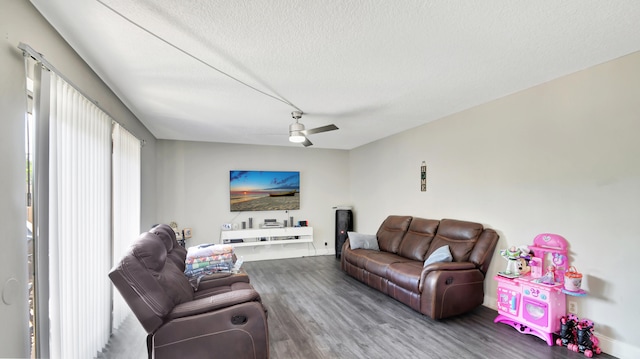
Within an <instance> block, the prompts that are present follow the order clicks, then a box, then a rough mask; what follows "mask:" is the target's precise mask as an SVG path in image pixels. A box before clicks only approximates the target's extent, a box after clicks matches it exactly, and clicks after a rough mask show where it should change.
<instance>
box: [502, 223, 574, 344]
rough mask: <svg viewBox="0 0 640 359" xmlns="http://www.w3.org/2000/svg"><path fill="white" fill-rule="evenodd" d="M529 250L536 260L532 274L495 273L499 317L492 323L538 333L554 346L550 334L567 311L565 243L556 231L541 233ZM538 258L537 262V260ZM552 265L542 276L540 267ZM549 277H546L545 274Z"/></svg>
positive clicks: (557, 327)
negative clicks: (515, 275)
mask: <svg viewBox="0 0 640 359" xmlns="http://www.w3.org/2000/svg"><path fill="white" fill-rule="evenodd" d="M529 250H530V252H531V253H533V258H532V259H536V261H535V262H534V265H531V262H530V265H531V273H529V274H527V275H525V276H520V277H516V278H507V277H505V276H501V275H496V276H495V280H497V281H498V293H497V300H498V305H497V307H498V316H497V317H496V319H495V320H494V322H495V323H504V324H507V325H510V326H512V327H513V328H515V329H517V330H518V331H520V332H521V333H523V334H530V335H534V336H537V337H539V338H541V339H543V340H545V341H546V342H547V344H548V345H549V346H552V345H554V340H553V334H554V333H557V332H559V331H560V319H561V318H562V316H564V315H565V312H566V297H565V294H564V293H563V288H564V279H565V273H566V271H567V268H568V259H567V253H568V243H567V241H566V239H564V238H563V237H562V236H560V235H557V234H551V233H542V234H539V235H537V236H536V237H535V238H534V239H533V244H532V245H530V246H529ZM538 261H539V262H538ZM549 267H550V268H551V269H553V270H552V271H547V274H545V275H544V276H542V273H541V272H542V268H549ZM549 275H550V276H551V277H550V278H546V277H547V276H549Z"/></svg>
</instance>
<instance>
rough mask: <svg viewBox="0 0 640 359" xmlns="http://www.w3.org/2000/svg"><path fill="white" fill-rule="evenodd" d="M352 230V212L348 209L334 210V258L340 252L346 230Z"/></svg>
mask: <svg viewBox="0 0 640 359" xmlns="http://www.w3.org/2000/svg"><path fill="white" fill-rule="evenodd" d="M349 231H353V212H351V210H350V209H338V210H336V258H340V255H341V254H342V246H343V245H344V242H345V241H346V240H347V232H349Z"/></svg>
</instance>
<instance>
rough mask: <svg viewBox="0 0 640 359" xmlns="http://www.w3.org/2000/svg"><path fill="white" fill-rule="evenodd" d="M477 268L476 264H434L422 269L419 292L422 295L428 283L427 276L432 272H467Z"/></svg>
mask: <svg viewBox="0 0 640 359" xmlns="http://www.w3.org/2000/svg"><path fill="white" fill-rule="evenodd" d="M475 268H477V267H476V265H475V264H473V263H471V262H438V263H432V264H429V265H428V266H426V267H424V268H422V273H421V274H420V285H419V287H418V290H420V292H421V293H422V289H423V288H424V283H425V281H426V278H427V275H429V273H431V272H435V271H458V270H467V269H475Z"/></svg>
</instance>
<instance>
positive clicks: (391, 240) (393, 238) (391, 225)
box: [376, 216, 412, 254]
mask: <svg viewBox="0 0 640 359" xmlns="http://www.w3.org/2000/svg"><path fill="white" fill-rule="evenodd" d="M411 219H412V217H411V216H389V217H387V218H386V219H385V220H384V222H382V224H381V225H380V228H379V229H378V233H376V237H378V246H379V247H380V250H381V251H384V252H389V253H394V254H397V253H398V248H399V247H400V242H401V241H402V237H404V235H405V232H406V231H407V229H408V228H409V224H410V223H411Z"/></svg>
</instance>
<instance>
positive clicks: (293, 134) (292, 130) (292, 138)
mask: <svg viewBox="0 0 640 359" xmlns="http://www.w3.org/2000/svg"><path fill="white" fill-rule="evenodd" d="M302 131H304V125H303V124H301V123H298V120H297V119H296V122H294V123H292V124H290V125H289V142H293V143H302V142H304V141H305V140H306V139H307V138H306V137H305V135H304V134H303V133H302Z"/></svg>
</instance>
